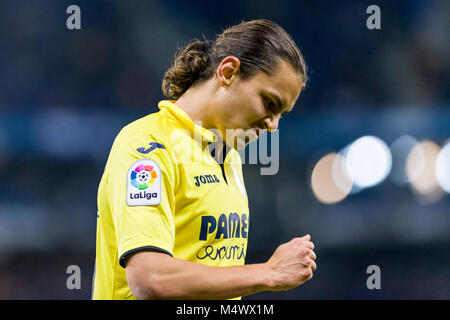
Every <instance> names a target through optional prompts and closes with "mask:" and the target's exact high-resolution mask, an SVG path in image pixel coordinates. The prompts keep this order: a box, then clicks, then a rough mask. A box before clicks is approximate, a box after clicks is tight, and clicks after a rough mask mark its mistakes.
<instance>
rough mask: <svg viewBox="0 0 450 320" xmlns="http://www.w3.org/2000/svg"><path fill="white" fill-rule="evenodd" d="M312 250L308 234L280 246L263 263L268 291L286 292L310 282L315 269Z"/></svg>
mask: <svg viewBox="0 0 450 320" xmlns="http://www.w3.org/2000/svg"><path fill="white" fill-rule="evenodd" d="M313 250H314V244H313V243H312V242H311V236H310V235H309V234H308V235H306V236H304V237H301V238H294V239H292V240H291V241H289V242H287V243H284V244H282V245H280V246H279V247H278V248H277V249H276V250H275V252H274V253H273V255H272V257H270V259H269V260H268V261H267V262H266V263H265V264H266V267H267V268H268V273H267V276H268V279H267V283H268V286H269V288H270V290H273V291H279V290H288V289H292V288H295V287H297V286H299V285H301V284H303V283H305V282H306V281H308V280H310V279H311V278H312V276H313V272H314V271H315V270H316V268H317V266H316V263H315V261H314V260H316V254H315V253H314V251H313Z"/></svg>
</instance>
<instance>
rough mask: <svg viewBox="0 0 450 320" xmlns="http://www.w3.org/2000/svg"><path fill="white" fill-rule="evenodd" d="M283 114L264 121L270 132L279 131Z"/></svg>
mask: <svg viewBox="0 0 450 320" xmlns="http://www.w3.org/2000/svg"><path fill="white" fill-rule="evenodd" d="M280 118H281V114H277V115H273V116H271V117H267V118H265V119H264V124H265V126H266V128H265V129H267V130H268V131H269V132H273V131H276V130H277V129H278V122H279V121H280Z"/></svg>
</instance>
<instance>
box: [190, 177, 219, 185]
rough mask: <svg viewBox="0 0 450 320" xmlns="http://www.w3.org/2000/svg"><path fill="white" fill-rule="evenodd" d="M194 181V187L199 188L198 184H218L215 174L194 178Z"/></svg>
mask: <svg viewBox="0 0 450 320" xmlns="http://www.w3.org/2000/svg"><path fill="white" fill-rule="evenodd" d="M194 179H195V186H196V187H199V186H200V184H206V183H217V182H220V181H219V179H218V178H217V176H216V175H215V174H205V175H202V176H195V177H194Z"/></svg>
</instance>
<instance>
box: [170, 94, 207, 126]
mask: <svg viewBox="0 0 450 320" xmlns="http://www.w3.org/2000/svg"><path fill="white" fill-rule="evenodd" d="M175 104H176V105H177V107H179V108H180V109H181V110H183V111H184V112H186V113H187V115H188V116H189V118H191V120H192V121H194V122H195V123H197V124H199V125H201V126H202V127H204V128H206V129H212V128H214V126H215V123H214V120H213V117H212V115H211V113H212V112H213V107H212V106H211V105H210V95H209V94H208V90H207V88H206V86H204V85H202V86H199V87H191V88H189V89H188V90H187V91H186V92H185V93H184V94H183V95H182V96H181V97H180V98H178V100H177V101H175Z"/></svg>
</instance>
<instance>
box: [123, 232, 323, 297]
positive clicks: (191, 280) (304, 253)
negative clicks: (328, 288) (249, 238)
mask: <svg viewBox="0 0 450 320" xmlns="http://www.w3.org/2000/svg"><path fill="white" fill-rule="evenodd" d="M309 240H310V237H309V235H307V236H305V237H303V238H294V239H293V240H291V241H290V242H288V243H285V244H283V245H281V246H279V247H278V248H277V250H276V251H275V253H274V254H273V255H272V257H271V258H270V259H269V260H268V261H267V262H265V263H261V264H250V265H244V266H233V267H211V266H206V265H202V264H199V263H195V262H190V261H185V260H182V259H177V258H173V257H170V256H169V255H167V254H165V253H161V252H157V251H141V252H138V253H136V254H134V255H133V256H131V257H130V258H129V260H128V262H127V265H126V274H127V282H128V286H129V288H130V290H131V292H132V293H133V295H134V296H135V297H136V298H137V299H230V298H235V297H239V296H245V295H249V294H253V293H256V292H260V291H267V290H287V289H291V288H294V287H296V286H298V285H300V284H302V283H304V282H306V281H307V280H309V279H311V277H312V272H313V271H314V270H315V269H316V264H315V262H314V260H315V258H316V256H315V254H314V252H313V249H314V245H313V243H312V242H311V241H309Z"/></svg>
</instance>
